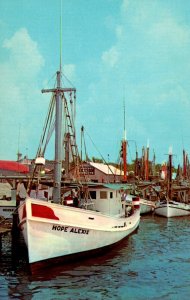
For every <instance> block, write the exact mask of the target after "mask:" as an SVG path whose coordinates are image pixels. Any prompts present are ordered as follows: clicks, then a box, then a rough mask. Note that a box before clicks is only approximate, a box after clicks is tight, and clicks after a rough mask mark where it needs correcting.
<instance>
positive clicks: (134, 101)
mask: <svg viewBox="0 0 190 300" xmlns="http://www.w3.org/2000/svg"><path fill="white" fill-rule="evenodd" d="M62 6H63V8H62V11H63V24H62V40H63V51H62V60H63V72H64V74H65V75H66V76H67V77H68V78H69V79H70V80H71V82H72V83H73V85H74V86H75V87H76V89H77V120H76V125H77V133H78V140H80V128H81V126H82V125H83V126H84V127H85V129H86V131H87V133H88V136H87V138H86V144H87V149H88V154H89V156H95V157H99V156H100V155H99V152H100V153H101V154H102V155H103V157H104V158H105V159H107V157H108V154H109V159H110V161H115V162H116V161H117V159H118V154H119V150H120V141H121V139H122V137H123V102H124V101H125V106H126V128H127V139H128V140H129V156H128V159H129V160H131V159H134V157H135V142H136V145H137V148H138V151H139V155H140V154H141V149H142V147H143V146H146V144H147V140H149V144H150V158H152V156H153V150H154V151H155V153H156V161H157V162H160V163H161V162H163V161H164V160H166V159H167V156H166V154H167V153H168V149H169V147H170V146H172V148H173V153H174V154H176V156H174V160H175V164H178V163H181V162H182V150H183V148H185V149H186V151H187V152H189V149H190V130H189V129H190V1H186V0H179V1H178V0H63V5H62ZM59 36H60V0H54V1H53V0H33V1H24V0H1V1H0V71H1V76H0V89H1V96H0V104H1V105H0V112H1V118H0V137H1V142H0V145H1V147H0V159H10V160H16V153H17V151H18V147H19V150H20V151H21V152H22V153H23V155H26V154H27V155H28V156H29V157H30V158H33V157H35V154H36V150H37V147H38V144H39V140H40V136H41V133H42V128H43V123H44V118H45V116H46V112H47V108H48V105H49V96H48V95H44V94H41V89H42V88H47V87H49V88H50V87H53V86H54V77H53V76H54V74H55V73H56V71H57V70H58V68H59V57H60V46H59V45H60V38H59ZM89 136H90V137H91V139H92V140H93V142H94V144H95V145H96V148H95V147H94V146H93V144H92V143H91V141H90V139H89ZM134 141H135V142H134ZM97 149H98V152H97ZM47 156H48V158H53V149H49V150H48V153H47Z"/></svg>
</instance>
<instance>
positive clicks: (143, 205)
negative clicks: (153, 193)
mask: <svg viewBox="0 0 190 300" xmlns="http://www.w3.org/2000/svg"><path fill="white" fill-rule="evenodd" d="M154 209H155V204H154V203H153V202H152V201H148V200H144V199H140V213H141V215H143V214H148V213H151V212H153V211H154Z"/></svg>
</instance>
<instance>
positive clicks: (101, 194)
mask: <svg viewBox="0 0 190 300" xmlns="http://www.w3.org/2000/svg"><path fill="white" fill-rule="evenodd" d="M100 199H107V192H106V191H100Z"/></svg>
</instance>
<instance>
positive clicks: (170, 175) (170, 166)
mask: <svg viewBox="0 0 190 300" xmlns="http://www.w3.org/2000/svg"><path fill="white" fill-rule="evenodd" d="M171 195H172V153H171V152H170V153H169V161H168V198H169V199H171Z"/></svg>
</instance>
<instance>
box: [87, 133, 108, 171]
mask: <svg viewBox="0 0 190 300" xmlns="http://www.w3.org/2000/svg"><path fill="white" fill-rule="evenodd" d="M86 134H87V135H88V137H89V139H90V140H91V142H92V144H93V146H94V147H95V149H96V150H97V152H98V153H99V155H100V156H101V158H102V160H103V162H104V163H105V164H106V165H107V166H108V168H109V170H110V171H111V173H112V174H113V175H114V173H113V171H112V170H111V168H110V166H109V164H108V163H107V162H106V160H105V159H104V157H103V155H102V154H101V153H100V151H99V150H98V148H97V147H96V145H95V144H94V142H93V140H92V139H91V137H90V135H89V134H88V132H87V131H86Z"/></svg>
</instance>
